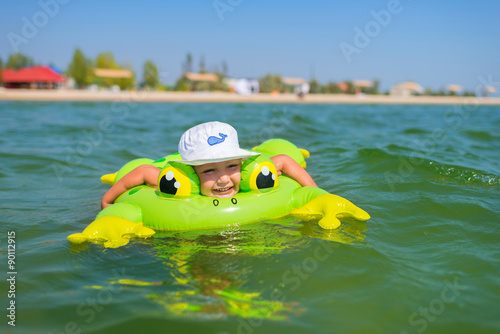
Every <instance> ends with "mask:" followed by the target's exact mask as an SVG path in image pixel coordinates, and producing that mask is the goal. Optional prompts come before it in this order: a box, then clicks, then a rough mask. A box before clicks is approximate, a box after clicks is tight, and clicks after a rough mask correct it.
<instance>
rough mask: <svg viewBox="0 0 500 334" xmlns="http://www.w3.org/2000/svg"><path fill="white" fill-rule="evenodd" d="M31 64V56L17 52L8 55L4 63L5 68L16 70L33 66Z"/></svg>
mask: <svg viewBox="0 0 500 334" xmlns="http://www.w3.org/2000/svg"><path fill="white" fill-rule="evenodd" d="M33 64H34V62H33V59H32V58H30V57H28V56H26V55H23V54H22V53H20V52H18V53H14V54H12V55H10V56H9V59H7V63H6V64H5V68H11V69H13V70H18V69H20V68H22V67H27V66H33Z"/></svg>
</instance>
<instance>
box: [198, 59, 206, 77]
mask: <svg viewBox="0 0 500 334" xmlns="http://www.w3.org/2000/svg"><path fill="white" fill-rule="evenodd" d="M199 73H207V69H206V66H205V56H203V55H202V56H201V58H200V72H199Z"/></svg>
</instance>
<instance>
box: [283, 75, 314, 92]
mask: <svg viewBox="0 0 500 334" xmlns="http://www.w3.org/2000/svg"><path fill="white" fill-rule="evenodd" d="M281 82H282V83H283V84H284V85H285V86H291V87H293V90H294V92H295V94H299V95H301V94H308V93H309V89H310V87H309V83H308V82H307V80H305V79H302V78H281Z"/></svg>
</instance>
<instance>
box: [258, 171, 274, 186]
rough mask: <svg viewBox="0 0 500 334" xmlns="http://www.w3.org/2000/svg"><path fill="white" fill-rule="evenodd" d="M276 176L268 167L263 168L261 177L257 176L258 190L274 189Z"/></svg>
mask: <svg viewBox="0 0 500 334" xmlns="http://www.w3.org/2000/svg"><path fill="white" fill-rule="evenodd" d="M275 178H276V175H274V174H273V173H272V172H271V171H270V170H269V168H268V167H267V166H263V167H262V169H261V171H260V173H259V175H257V180H256V185H257V188H258V189H264V188H272V187H274V180H275Z"/></svg>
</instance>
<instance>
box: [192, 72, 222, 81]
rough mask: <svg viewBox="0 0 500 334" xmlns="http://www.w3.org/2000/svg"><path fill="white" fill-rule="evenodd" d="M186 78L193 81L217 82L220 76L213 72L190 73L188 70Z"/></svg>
mask: <svg viewBox="0 0 500 334" xmlns="http://www.w3.org/2000/svg"><path fill="white" fill-rule="evenodd" d="M184 76H185V77H186V79H188V80H189V81H193V82H203V81H205V82H217V81H219V77H218V76H217V75H216V74H213V73H190V72H187V73H186V74H184Z"/></svg>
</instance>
